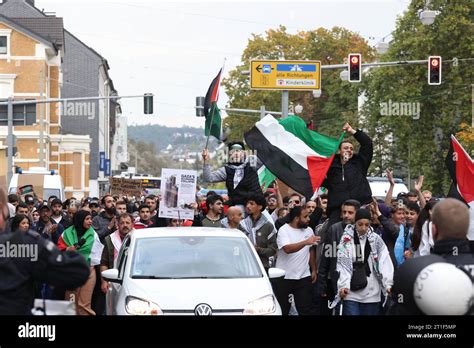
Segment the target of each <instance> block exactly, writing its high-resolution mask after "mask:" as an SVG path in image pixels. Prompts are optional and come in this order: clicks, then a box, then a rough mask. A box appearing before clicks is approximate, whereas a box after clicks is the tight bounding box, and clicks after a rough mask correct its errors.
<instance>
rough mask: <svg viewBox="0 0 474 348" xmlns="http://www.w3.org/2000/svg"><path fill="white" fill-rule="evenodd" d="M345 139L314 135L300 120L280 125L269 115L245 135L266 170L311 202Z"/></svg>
mask: <svg viewBox="0 0 474 348" xmlns="http://www.w3.org/2000/svg"><path fill="white" fill-rule="evenodd" d="M342 138H343V135H341V137H340V138H339V139H334V138H330V137H327V136H324V135H322V134H319V133H317V132H314V131H311V130H309V129H308V128H307V125H306V123H305V122H304V120H303V119H301V118H299V117H297V116H289V117H287V118H285V119H282V120H280V121H277V120H276V119H275V118H274V117H273V116H272V115H267V116H265V117H264V118H263V119H262V120H260V121H259V122H257V123H256V124H255V127H253V128H252V129H251V130H250V131H249V132H247V133H246V134H245V141H246V143H247V144H248V146H249V147H250V148H251V149H252V150H255V151H256V152H257V156H258V158H259V159H260V160H261V161H262V162H263V164H264V165H265V166H266V168H268V170H269V171H271V172H272V173H273V174H274V175H275V176H276V177H277V178H278V179H280V180H281V181H283V182H284V183H285V184H286V185H288V186H289V187H291V188H292V189H293V190H295V191H296V192H299V193H301V194H303V195H304V196H305V197H306V198H307V199H309V198H311V197H312V196H313V194H314V192H315V191H316V190H317V189H318V188H319V187H320V186H321V184H322V182H323V180H324V178H325V177H326V173H327V171H328V169H329V166H330V165H331V162H332V160H333V158H334V154H335V153H336V151H337V149H338V147H339V144H340V142H341V140H342Z"/></svg>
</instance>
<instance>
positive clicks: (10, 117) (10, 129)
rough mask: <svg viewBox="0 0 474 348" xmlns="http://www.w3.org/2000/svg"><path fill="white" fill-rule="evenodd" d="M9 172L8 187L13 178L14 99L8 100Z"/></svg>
mask: <svg viewBox="0 0 474 348" xmlns="http://www.w3.org/2000/svg"><path fill="white" fill-rule="evenodd" d="M7 145H8V150H7V154H8V172H7V187H8V185H10V181H11V180H12V177H13V97H9V98H8V136H7Z"/></svg>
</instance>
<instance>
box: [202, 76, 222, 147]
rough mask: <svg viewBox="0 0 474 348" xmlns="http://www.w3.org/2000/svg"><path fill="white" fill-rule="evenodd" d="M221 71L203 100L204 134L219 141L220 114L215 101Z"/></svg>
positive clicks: (217, 96)
mask: <svg viewBox="0 0 474 348" xmlns="http://www.w3.org/2000/svg"><path fill="white" fill-rule="evenodd" d="M221 73H222V69H221V70H220V71H219V73H218V74H217V76H216V77H215V78H214V80H212V83H211V85H210V86H209V89H208V90H207V93H206V98H205V100H204V116H205V117H206V125H205V128H204V134H205V135H206V136H209V135H212V136H214V137H216V138H217V139H218V140H220V137H221V123H222V119H221V113H220V110H219V108H218V107H217V100H218V99H219V85H220V83H221Z"/></svg>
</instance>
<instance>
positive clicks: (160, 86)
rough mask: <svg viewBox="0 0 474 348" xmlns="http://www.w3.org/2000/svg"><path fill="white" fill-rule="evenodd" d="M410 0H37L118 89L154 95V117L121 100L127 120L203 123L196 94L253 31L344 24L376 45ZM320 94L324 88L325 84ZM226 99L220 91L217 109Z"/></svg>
mask: <svg viewBox="0 0 474 348" xmlns="http://www.w3.org/2000/svg"><path fill="white" fill-rule="evenodd" d="M409 3H410V1H409V0H376V1H375V0H374V1H350V0H346V1H335V0H330V1H317V0H312V1H271V0H268V1H264V0H260V1H255V0H252V1H233V2H231V1H224V0H219V1H217V0H215V1H207V2H201V1H152V0H133V1H132V0H67V1H64V0H37V1H36V6H37V7H38V8H40V9H44V10H45V11H47V12H56V15H57V16H59V17H63V18H64V25H65V27H66V28H67V29H68V30H69V31H71V32H72V33H73V34H74V35H76V36H77V37H79V38H80V39H81V40H82V41H84V42H85V43H86V44H87V45H89V46H91V47H92V48H94V49H95V50H96V51H98V52H99V53H100V54H101V55H102V56H104V57H105V58H106V59H107V61H108V62H109V65H110V68H111V69H110V75H111V77H112V79H113V81H114V85H115V88H116V89H117V90H118V92H119V94H120V95H136V94H142V93H146V92H151V93H154V94H155V100H154V104H155V105H154V110H155V113H154V115H152V116H149V115H144V114H143V100H141V99H140V100H122V102H121V103H122V109H123V115H124V116H127V118H128V123H129V124H147V123H158V124H162V125H166V126H175V127H179V126H183V125H190V126H196V127H202V126H203V125H204V119H203V118H197V117H195V110H194V104H195V97H196V96H199V95H202V96H204V95H205V94H206V91H207V89H208V87H209V84H210V83H211V81H212V79H213V78H214V77H215V75H216V74H217V72H218V71H219V69H220V67H221V66H222V64H223V61H224V59H227V61H226V66H225V71H224V76H226V75H227V73H228V71H230V70H232V69H233V68H234V67H235V66H237V65H240V62H241V60H240V58H241V55H242V52H243V50H244V49H245V47H246V46H247V42H248V39H249V38H250V37H251V35H252V34H264V33H265V31H266V30H268V29H270V28H277V27H278V26H279V25H284V26H286V27H287V29H288V32H289V33H296V32H297V31H298V30H313V29H316V28H319V27H324V28H328V29H330V28H332V27H334V26H341V27H345V28H348V29H350V30H353V31H356V32H358V33H359V34H360V35H362V36H363V37H364V38H366V39H367V40H368V41H369V43H370V44H372V45H375V44H376V43H377V42H378V41H380V40H381V39H382V38H383V37H385V36H386V35H388V34H389V33H390V32H392V31H393V30H394V29H395V21H396V18H397V16H398V15H401V14H402V13H403V11H405V10H406V8H407V7H408V4H409ZM323 93H324V86H323ZM227 101H228V98H227V96H226V95H225V91H224V90H223V89H221V95H220V99H219V103H218V105H219V107H221V108H223V107H224V106H225V105H226V103H227Z"/></svg>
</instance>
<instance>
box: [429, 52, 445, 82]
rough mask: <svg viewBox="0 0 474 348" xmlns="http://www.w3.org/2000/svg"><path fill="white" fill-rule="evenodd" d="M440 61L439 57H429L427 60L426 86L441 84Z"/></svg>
mask: <svg viewBox="0 0 474 348" xmlns="http://www.w3.org/2000/svg"><path fill="white" fill-rule="evenodd" d="M441 59H442V58H441V56H430V57H429V58H428V84H429V85H431V86H433V85H440V84H441V68H442V65H441V64H442V63H441V62H442V60H441Z"/></svg>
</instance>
